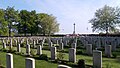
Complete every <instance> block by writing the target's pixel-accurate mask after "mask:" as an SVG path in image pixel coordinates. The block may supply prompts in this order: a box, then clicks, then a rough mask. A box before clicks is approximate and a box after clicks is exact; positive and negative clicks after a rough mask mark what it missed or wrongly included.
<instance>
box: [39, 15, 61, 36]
mask: <svg viewBox="0 0 120 68" xmlns="http://www.w3.org/2000/svg"><path fill="white" fill-rule="evenodd" d="M38 19H39V20H38V22H39V24H38V25H39V27H40V29H41V32H42V33H43V34H44V35H45V34H48V35H50V34H54V33H55V32H58V31H59V23H57V21H56V17H54V16H53V15H48V14H45V13H40V14H38Z"/></svg>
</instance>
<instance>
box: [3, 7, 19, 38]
mask: <svg viewBox="0 0 120 68" xmlns="http://www.w3.org/2000/svg"><path fill="white" fill-rule="evenodd" d="M4 12H5V20H6V21H7V22H8V28H9V36H11V31H12V28H13V25H14V24H16V23H18V21H19V16H18V10H15V9H14V7H9V6H8V7H7V8H6V9H5V11H4ZM13 29H15V28H13Z"/></svg>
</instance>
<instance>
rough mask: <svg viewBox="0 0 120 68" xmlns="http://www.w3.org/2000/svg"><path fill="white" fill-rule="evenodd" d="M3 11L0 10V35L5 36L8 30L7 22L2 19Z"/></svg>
mask: <svg viewBox="0 0 120 68" xmlns="http://www.w3.org/2000/svg"><path fill="white" fill-rule="evenodd" d="M4 15H5V13H4V10H3V9H0V35H7V34H8V28H7V25H8V23H7V21H5V19H4Z"/></svg>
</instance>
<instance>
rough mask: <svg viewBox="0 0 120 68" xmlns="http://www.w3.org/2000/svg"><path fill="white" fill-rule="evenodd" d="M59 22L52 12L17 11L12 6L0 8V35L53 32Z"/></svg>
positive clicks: (55, 30) (57, 29)
mask: <svg viewBox="0 0 120 68" xmlns="http://www.w3.org/2000/svg"><path fill="white" fill-rule="evenodd" d="M58 31H59V24H58V23H57V21H56V17H54V16H53V15H52V14H51V15H49V14H45V13H36V11H35V10H32V11H27V10H21V11H18V10H16V9H14V7H9V6H8V7H7V8H6V9H0V35H4V36H6V35H8V34H9V36H11V35H18V34H19V35H22V34H24V35H25V36H26V34H31V36H32V35H37V34H44V35H45V34H47V35H50V34H54V33H55V32H58Z"/></svg>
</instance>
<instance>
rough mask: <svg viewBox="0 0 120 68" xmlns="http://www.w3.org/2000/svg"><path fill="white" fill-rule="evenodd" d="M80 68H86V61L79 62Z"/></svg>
mask: <svg viewBox="0 0 120 68" xmlns="http://www.w3.org/2000/svg"><path fill="white" fill-rule="evenodd" d="M78 68H85V60H83V59H79V61H78Z"/></svg>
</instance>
